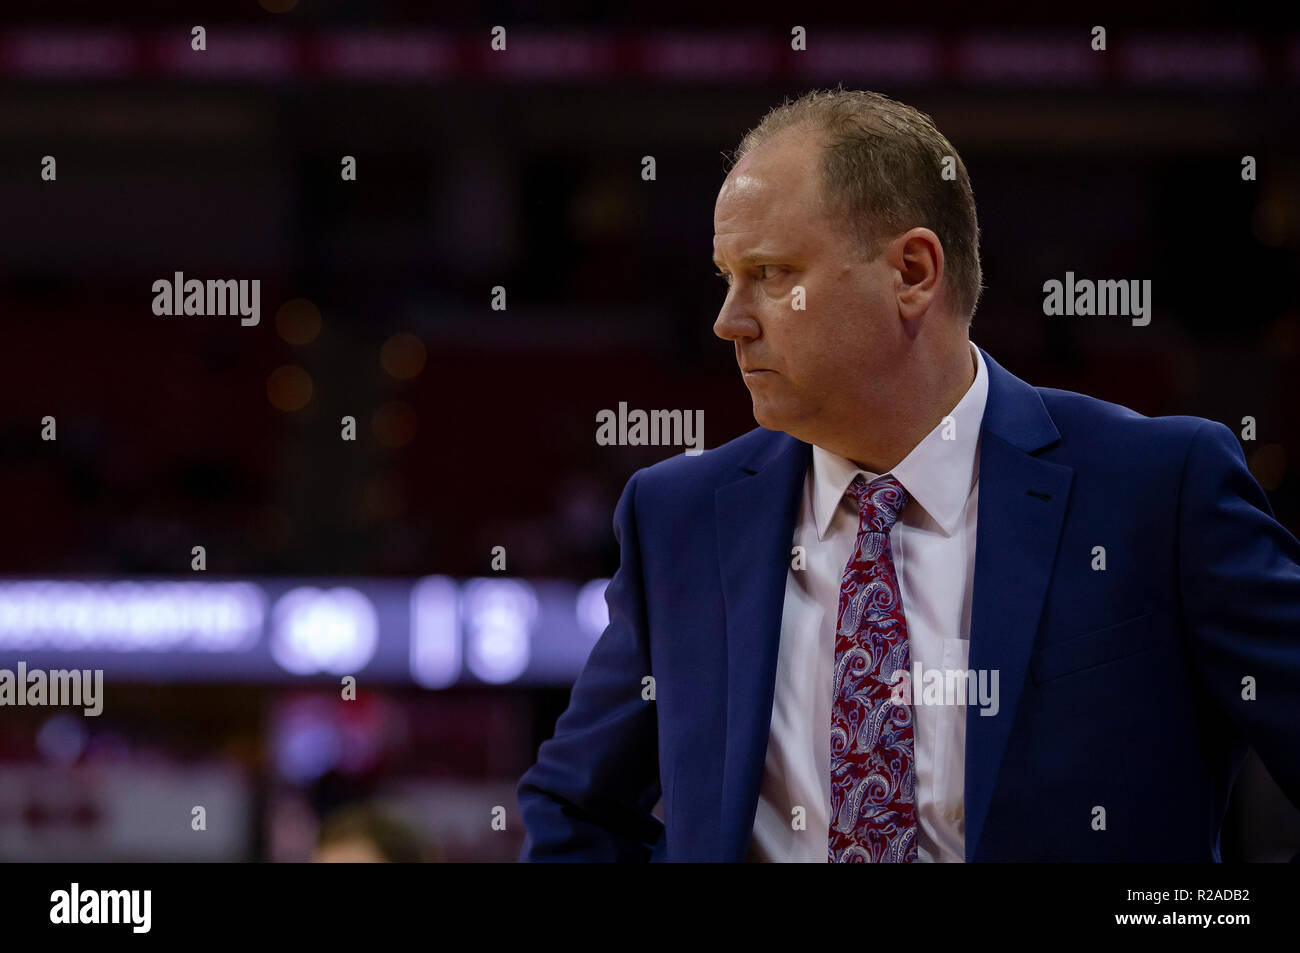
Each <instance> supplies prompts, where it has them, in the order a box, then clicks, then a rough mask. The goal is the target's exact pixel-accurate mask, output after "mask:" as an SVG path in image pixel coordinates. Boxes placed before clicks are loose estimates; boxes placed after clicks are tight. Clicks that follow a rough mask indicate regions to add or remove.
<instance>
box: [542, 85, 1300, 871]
mask: <svg viewBox="0 0 1300 953" xmlns="http://www.w3.org/2000/svg"><path fill="white" fill-rule="evenodd" d="M737 157H738V161H737V162H736V163H735V165H734V167H733V168H732V169H731V171H730V173H729V174H728V176H727V178H726V181H725V182H724V184H723V186H722V189H721V191H720V192H719V194H718V200H717V204H716V207H715V211H714V231H715V237H714V260H715V262H716V264H717V265H718V268H719V271H720V274H721V275H722V276H723V278H724V279H725V281H726V285H727V290H726V299H725V300H724V302H723V305H722V310H721V311H720V313H719V314H718V318H717V322H716V324H715V326H714V330H715V332H716V333H717V334H718V336H719V337H722V338H724V339H725V340H728V341H731V342H733V344H734V346H735V351H736V361H737V364H738V365H739V367H740V370H741V373H742V375H743V378H744V382H745V385H746V386H747V387H748V388H749V391H750V395H751V397H752V400H753V405H754V416H755V418H756V420H757V421H758V423H759V424H760V425H761V427H760V428H759V429H756V430H753V431H751V432H750V433H748V434H745V435H744V436H742V437H740V438H739V439H737V440H733V441H731V442H730V443H728V444H725V445H723V446H721V447H718V448H716V449H714V450H711V451H708V452H706V453H704V454H702V455H700V456H698V457H687V456H681V457H677V458H674V459H670V460H667V461H664V462H662V463H660V464H658V465H656V466H653V467H650V468H648V469H645V470H641V471H639V472H637V473H636V474H634V475H633V477H632V479H631V480H630V481H629V482H628V484H627V488H626V490H625V491H624V494H623V497H622V499H621V500H620V502H619V505H618V508H617V510H616V513H615V531H616V534H617V536H618V539H619V541H620V544H621V552H622V564H621V566H620V568H619V570H618V572H617V574H616V575H615V576H614V578H613V580H612V581H611V583H610V585H609V588H608V590H607V594H606V598H607V601H608V604H609V610H610V623H609V627H608V628H607V629H606V631H605V633H604V635H603V636H602V638H601V639H600V641H599V642H598V644H597V645H596V646H595V648H594V649H593V651H592V653H591V656H590V658H589V660H588V662H587V665H586V667H585V669H584V671H583V672H582V674H581V676H580V677H579V679H578V681H577V683H576V684H575V685H574V688H573V694H572V698H571V701H570V705H569V708H568V710H567V711H566V712H565V713H564V714H563V715H562V716H561V718H560V720H559V722H558V723H557V725H556V730H555V737H554V738H553V739H551V740H549V741H547V742H546V743H545V744H544V745H542V747H541V750H540V752H539V755H538V760H537V763H536V765H534V766H533V767H532V768H531V769H530V770H529V771H528V772H527V773H526V774H525V775H524V776H523V778H522V779H521V781H520V783H519V788H518V794H519V804H520V809H521V811H522V814H523V818H524V823H525V826H526V828H527V838H526V841H525V845H524V849H523V854H522V859H526V860H620V861H621V860H646V859H656V860H674V861H676V860H692V861H740V860H745V859H753V860H771V861H777V860H798V861H825V860H832V861H872V862H881V861H884V862H893V861H901V862H911V861H918V860H919V861H1045V860H1074V861H1085V860H1126V861H1155V860H1167V861H1210V860H1215V861H1217V860H1219V859H1220V855H1219V828H1220V823H1221V820H1222V817H1223V812H1224V809H1225V805H1226V802H1227V797H1228V793H1229V790H1230V788H1231V784H1232V779H1233V777H1234V775H1235V772H1236V770H1237V768H1238V767H1239V766H1240V763H1241V760H1242V757H1243V755H1244V752H1245V749H1246V747H1247V746H1248V745H1251V744H1253V745H1254V747H1255V748H1256V750H1257V751H1258V753H1259V754H1260V756H1261V758H1262V759H1263V761H1264V763H1265V764H1266V765H1267V767H1268V768H1269V770H1270V772H1271V773H1272V775H1273V777H1274V778H1275V779H1276V780H1277V782H1278V783H1279V784H1280V785H1281V787H1282V788H1283V789H1284V790H1285V792H1286V793H1287V795H1288V796H1289V797H1290V798H1291V800H1292V801H1293V802H1295V803H1297V804H1300V542H1297V540H1296V539H1295V537H1294V536H1292V535H1291V534H1290V533H1288V532H1287V530H1286V529H1284V528H1283V527H1282V526H1280V525H1279V524H1278V523H1277V522H1276V521H1275V520H1274V519H1273V518H1272V510H1271V507H1270V505H1269V503H1268V500H1267V498H1266V497H1265V495H1264V493H1263V491H1262V490H1261V489H1260V487H1259V485H1258V484H1257V483H1256V482H1255V480H1254V479H1253V478H1252V477H1251V475H1250V473H1249V471H1248V470H1247V468H1246V466H1245V459H1244V455H1243V453H1242V451H1241V448H1240V446H1239V444H1238V443H1237V440H1236V437H1235V435H1234V434H1233V433H1232V432H1231V431H1230V430H1229V429H1228V428H1227V427H1225V426H1224V425H1222V424H1219V423H1215V422H1211V421H1207V420H1202V419H1198V418H1194V417H1165V418H1147V417H1143V416H1142V415H1140V414H1137V413H1135V412H1133V411H1131V410H1128V409H1126V408H1124V407H1120V406H1117V405H1115V404H1110V403H1106V402H1103V401H1099V400H1095V399H1093V398H1090V397H1087V396H1084V395H1081V394H1074V393H1069V392H1066V391H1060V390H1053V389H1049V388H1035V387H1031V386H1030V385H1028V384H1026V383H1025V382H1023V381H1021V380H1019V379H1018V378H1016V377H1015V376H1013V375H1012V374H1010V373H1008V372H1007V371H1006V370H1004V369H1003V368H1002V367H1001V366H1000V365H998V364H997V362H996V361H994V360H993V359H992V357H990V356H989V354H988V353H986V352H985V351H983V350H982V349H980V348H977V347H975V346H974V345H973V344H972V343H971V342H970V340H969V337H968V328H969V323H970V319H971V316H972V315H973V313H974V310H975V306H976V303H977V301H978V297H979V293H980V280H981V279H980V267H979V253H978V226H977V224H976V217H975V204H974V198H973V195H972V192H971V188H970V182H969V178H968V176H967V173H966V169H965V167H964V165H963V164H962V162H961V159H960V157H959V156H958V155H957V151H956V150H955V149H954V148H953V147H952V145H951V144H950V143H949V142H948V141H947V140H946V139H945V138H944V137H943V136H942V135H941V134H940V133H939V131H938V130H937V129H936V128H935V127H934V125H933V123H932V122H931V121H930V119H929V118H928V117H927V116H925V115H923V114H921V113H919V112H917V111H916V110H913V109H911V108H909V107H907V106H904V105H902V104H900V103H896V102H893V101H892V100H889V99H887V98H885V97H883V96H879V95H877V94H873V93H864V92H853V91H844V90H837V91H833V92H817V93H812V94H809V95H807V96H805V97H803V98H801V99H799V100H797V101H795V102H793V103H786V104H785V105H783V106H782V107H779V108H777V109H776V110H774V111H773V112H772V113H769V115H768V116H767V117H766V118H765V119H764V120H763V122H762V123H761V124H760V125H759V126H758V127H757V128H756V129H754V130H753V131H752V132H750V133H749V134H748V135H747V136H746V137H745V139H744V141H743V142H742V143H741V146H740V148H739V149H738V150H737ZM927 670H930V671H931V672H932V673H933V671H938V672H940V673H942V675H943V678H944V686H943V687H945V688H946V687H947V686H948V685H953V684H956V685H957V686H958V690H957V692H955V693H950V692H938V691H935V692H931V691H928V689H929V688H932V687H934V685H936V684H937V683H936V682H934V681H931V680H930V678H929V676H927V675H925V674H924V673H925V672H926V671H927ZM955 674H960V675H962V676H965V678H966V681H965V682H964V683H963V682H962V681H961V680H960V679H958V678H956V677H955ZM922 685H924V686H925V689H927V690H922ZM661 795H662V798H663V821H662V822H661V821H660V819H659V818H658V817H656V816H655V815H654V814H653V813H652V809H653V808H654V806H655V804H656V802H657V800H658V799H659V798H660V796H661Z"/></svg>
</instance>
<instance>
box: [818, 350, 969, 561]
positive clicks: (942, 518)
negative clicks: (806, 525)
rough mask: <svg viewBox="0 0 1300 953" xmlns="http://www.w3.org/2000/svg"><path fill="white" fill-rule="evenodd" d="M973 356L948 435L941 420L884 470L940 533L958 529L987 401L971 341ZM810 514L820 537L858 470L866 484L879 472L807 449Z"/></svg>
mask: <svg viewBox="0 0 1300 953" xmlns="http://www.w3.org/2000/svg"><path fill="white" fill-rule="evenodd" d="M970 349H971V354H972V355H973V357H974V360H975V380H974V381H973V382H972V383H971V385H970V387H969V388H968V389H967V391H966V394H965V395H964V396H963V397H962V399H961V400H960V401H958V402H957V406H956V407H954V408H953V409H952V411H951V416H952V418H953V420H954V421H955V425H954V427H953V431H954V433H953V439H951V440H944V439H943V431H944V421H940V422H939V423H938V424H937V425H936V426H935V428H934V429H933V430H931V431H930V433H929V434H928V435H927V436H926V437H925V439H923V440H922V441H921V442H920V443H918V444H917V445H916V446H915V447H913V448H912V452H911V453H909V454H908V455H907V456H906V457H904V458H903V460H902V461H901V462H900V463H899V464H898V466H896V467H894V469H892V470H890V471H889V472H890V473H892V474H893V476H894V478H895V479H896V480H898V482H899V483H901V484H902V486H903V489H905V490H906V491H907V493H908V496H910V497H911V498H912V499H913V500H915V501H916V503H917V505H918V506H920V507H921V508H922V509H924V510H925V511H926V513H928V514H929V515H930V517H931V518H932V519H933V520H934V521H935V522H936V523H938V524H939V526H940V528H941V529H942V530H943V534H944V535H945V536H951V535H952V534H953V532H954V531H955V530H956V529H957V522H958V520H960V519H961V516H962V512H963V510H964V509H965V507H966V500H967V498H968V497H969V496H970V491H971V490H972V489H973V488H974V486H975V480H976V477H977V475H978V473H977V470H976V466H977V464H978V460H979V457H978V453H979V436H980V425H981V424H982V423H983V421H984V405H985V403H986V402H987V400H988V392H989V377H988V371H987V369H986V368H985V367H984V356H983V355H982V354H980V350H979V348H977V347H976V346H975V345H974V343H971V345H970ZM812 472H813V515H814V516H815V517H816V519H817V538H818V539H819V540H820V539H825V538H826V531H827V529H829V527H830V525H831V519H832V518H833V517H834V516H835V510H836V509H837V508H838V507H839V505H840V500H841V499H843V497H844V494H845V492H846V491H847V490H848V488H849V484H851V483H852V482H853V478H854V477H856V476H857V475H858V474H859V473H861V474H862V475H863V476H864V477H865V478H866V480H867V482H868V483H870V482H871V481H872V480H875V479H877V478H878V477H880V476H882V475H883V474H879V473H870V472H868V471H866V470H863V469H861V468H860V467H859V466H858V465H857V464H856V463H854V462H853V461H852V460H847V459H845V458H844V457H841V456H837V455H836V454H833V453H831V452H830V451H829V450H823V449H822V448H821V447H819V446H817V445H816V444H814V445H813V450H812Z"/></svg>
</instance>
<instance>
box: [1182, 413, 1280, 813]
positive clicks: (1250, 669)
mask: <svg viewBox="0 0 1300 953" xmlns="http://www.w3.org/2000/svg"><path fill="white" fill-rule="evenodd" d="M1178 533H1179V554H1178V562H1179V585H1180V587H1181V597H1182V604H1183V611H1184V621H1185V624H1186V627H1187V632H1188V634H1189V636H1190V638H1191V653H1192V658H1193V660H1194V664H1195V665H1196V668H1197V671H1198V672H1199V673H1200V675H1201V677H1202V679H1203V680H1204V682H1205V684H1206V685H1208V686H1209V689H1210V692H1211V693H1212V694H1213V696H1214V701H1215V702H1216V703H1217V705H1218V707H1219V708H1220V709H1221V710H1222V711H1223V712H1224V713H1225V714H1226V715H1227V716H1228V717H1229V718H1231V719H1232V721H1233V723H1234V725H1235V726H1236V728H1237V729H1238V730H1239V731H1240V732H1241V734H1242V735H1243V736H1244V738H1245V740H1246V741H1248V742H1249V743H1250V744H1251V745H1253V746H1254V748H1255V750H1256V751H1257V752H1258V753H1259V756H1260V759H1261V760H1262V761H1263V762H1264V765H1265V766H1266V767H1267V768H1268V771H1269V773H1270V774H1271V775H1272V776H1273V779H1274V780H1275V781H1276V782H1277V783H1278V785H1279V786H1280V787H1281V788H1282V790H1283V791H1284V792H1285V793H1286V796H1287V797H1288V798H1289V799H1290V800H1291V802H1292V804H1295V805H1296V806H1297V807H1300V542H1298V541H1297V540H1296V538H1295V537H1294V536H1292V535H1291V533H1289V532H1288V531H1287V530H1286V528H1285V527H1283V526H1282V525H1281V524H1280V523H1278V522H1277V520H1276V519H1274V518H1273V509H1272V506H1271V505H1270V504H1269V502H1268V497H1267V496H1265V494H1264V491H1263V490H1262V489H1261V488H1260V486H1259V484H1258V483H1257V482H1255V478H1254V477H1253V476H1251V474H1250V471H1249V470H1248V469H1247V467H1246V457H1245V454H1244V453H1242V449H1241V445H1240V444H1239V443H1238V442H1237V437H1236V435H1235V434H1234V433H1233V432H1232V431H1231V430H1229V429H1228V428H1227V427H1226V426H1224V425H1223V424H1221V423H1217V422H1213V421H1207V422H1206V423H1204V424H1202V425H1201V426H1200V428H1199V429H1198V430H1197V431H1196V433H1195V434H1194V435H1193V437H1192V442H1191V447H1190V449H1189V450H1188V455H1187V460H1186V462H1185V466H1184V473H1183V482H1182V487H1181V489H1180V497H1179V529H1178ZM1248 676H1249V677H1250V678H1251V679H1253V680H1254V686H1255V697H1254V699H1253V700H1251V699H1249V698H1243V697H1242V696H1243V693H1244V692H1245V684H1243V679H1246V678H1247V677H1248Z"/></svg>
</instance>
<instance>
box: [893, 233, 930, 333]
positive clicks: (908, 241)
mask: <svg viewBox="0 0 1300 953" xmlns="http://www.w3.org/2000/svg"><path fill="white" fill-rule="evenodd" d="M886 254H887V256H888V261H889V266H890V268H892V269H893V271H894V273H895V280H894V288H895V294H896V295H897V297H898V313H899V314H900V315H901V316H902V317H904V318H912V319H915V318H919V317H920V316H921V315H923V314H925V313H926V312H927V311H929V310H930V308H931V307H933V306H934V303H935V301H936V300H937V299H938V297H939V288H940V286H941V283H942V282H943V271H944V269H943V265H944V261H943V243H942V242H940V241H939V236H938V235H936V234H935V233H934V232H932V231H931V230H930V229H928V228H921V227H919V226H918V227H917V228H910V229H908V230H907V231H905V232H903V233H902V234H901V235H899V236H897V237H895V238H894V239H893V241H891V242H890V243H889V246H888V251H887V252H886Z"/></svg>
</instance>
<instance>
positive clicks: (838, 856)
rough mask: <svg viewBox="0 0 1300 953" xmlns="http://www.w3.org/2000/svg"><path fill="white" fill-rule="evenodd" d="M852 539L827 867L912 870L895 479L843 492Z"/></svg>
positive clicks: (911, 771)
mask: <svg viewBox="0 0 1300 953" xmlns="http://www.w3.org/2000/svg"><path fill="white" fill-rule="evenodd" d="M849 494H850V495H851V496H852V497H853V498H854V499H855V500H857V504H858V516H859V523H858V539H857V544H856V545H855V547H854V550H853V555H852V556H851V557H849V562H848V565H847V566H845V568H844V578H843V580H842V582H841V583H840V601H839V614H838V616H837V619H836V626H835V679H834V694H833V696H832V698H833V705H832V708H831V824H830V839H829V844H828V858H827V859H828V860H830V861H846V862H858V863H881V862H894V863H900V862H903V863H915V862H916V771H915V766H914V756H913V744H912V710H911V708H910V707H909V705H907V704H896V703H895V698H896V697H897V692H896V690H895V687H894V686H895V684H896V683H898V684H904V685H905V684H907V682H906V681H905V679H906V677H907V675H908V673H909V670H910V668H911V666H910V662H909V654H908V645H907V623H906V620H905V619H904V617H903V598H902V594H901V593H900V591H899V588H898V574H897V573H896V572H895V571H894V559H893V555H892V554H891V551H890V546H889V530H890V527H892V526H893V525H894V522H895V520H897V519H898V516H899V514H900V513H901V512H902V511H903V507H905V506H906V505H907V501H908V499H909V497H908V494H907V491H906V490H904V489H903V487H902V485H901V484H900V483H899V482H898V481H897V480H896V479H894V478H893V477H881V478H880V479H878V480H874V481H873V482H871V483H870V484H868V483H867V482H866V480H865V479H864V478H863V477H862V475H861V474H858V476H857V477H856V478H855V479H854V481H853V483H852V485H850V486H849Z"/></svg>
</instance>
